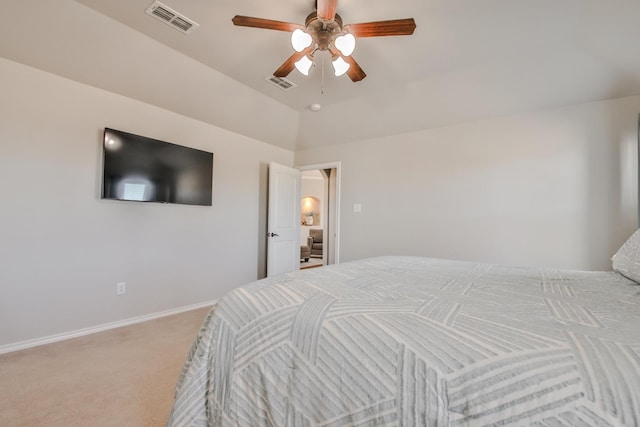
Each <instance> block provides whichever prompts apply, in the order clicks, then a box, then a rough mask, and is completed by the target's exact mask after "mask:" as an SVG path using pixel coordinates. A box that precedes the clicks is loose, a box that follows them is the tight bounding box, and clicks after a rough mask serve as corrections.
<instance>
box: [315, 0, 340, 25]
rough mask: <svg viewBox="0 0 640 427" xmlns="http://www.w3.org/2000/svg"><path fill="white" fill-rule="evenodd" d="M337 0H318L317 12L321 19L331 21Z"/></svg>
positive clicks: (334, 13) (334, 14)
mask: <svg viewBox="0 0 640 427" xmlns="http://www.w3.org/2000/svg"><path fill="white" fill-rule="evenodd" d="M337 6H338V0H318V6H317V14H318V18H320V19H321V20H323V21H333V19H334V18H335V16H336V7H337Z"/></svg>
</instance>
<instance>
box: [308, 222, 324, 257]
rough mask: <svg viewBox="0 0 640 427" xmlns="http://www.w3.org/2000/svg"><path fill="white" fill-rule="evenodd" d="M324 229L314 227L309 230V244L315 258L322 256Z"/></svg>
mask: <svg viewBox="0 0 640 427" xmlns="http://www.w3.org/2000/svg"><path fill="white" fill-rule="evenodd" d="M323 235H324V230H322V229H321V228H312V229H310V230H309V237H308V238H307V246H309V248H311V256H312V257H314V258H322V237H323Z"/></svg>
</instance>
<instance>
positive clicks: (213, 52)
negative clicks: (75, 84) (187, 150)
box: [0, 0, 640, 149]
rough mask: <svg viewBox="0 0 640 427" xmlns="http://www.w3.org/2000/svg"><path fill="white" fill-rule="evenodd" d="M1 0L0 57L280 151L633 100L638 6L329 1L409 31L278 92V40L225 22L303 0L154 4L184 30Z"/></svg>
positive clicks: (78, 5)
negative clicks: (349, 65)
mask: <svg viewBox="0 0 640 427" xmlns="http://www.w3.org/2000/svg"><path fill="white" fill-rule="evenodd" d="M3 3H4V5H3V15H4V17H5V19H4V23H3V26H2V27H1V28H0V55H1V56H4V57H6V58H8V59H11V60H15V61H18V62H22V63H25V64H27V65H31V66H34V67H37V68H41V69H44V70H46V71H50V72H52V73H55V74H58V75H62V76H65V77H68V78H71V79H74V80H77V81H79V82H83V83H86V84H90V85H93V86H96V87H100V88H103V89H106V90H109V91H111V92H115V93H119V94H122V95H126V96H129V97H132V98H135V99H139V100H142V101H145V102H148V103H151V104H154V105H157V106H160V107H162V108H166V109H169V110H171V111H175V112H177V113H180V114H184V115H186V116H190V117H194V118H196V119H198V120H203V121H206V122H209V123H212V124H215V125H216V126H219V127H222V128H225V129H229V130H231V131H233V132H237V133H241V134H244V135H247V136H250V137H253V138H256V139H259V140H262V141H266V142H269V143H272V144H275V145H278V146H281V147H283V148H286V149H306V148H311V147H318V146H324V145H331V144H339V143H345V142H350V141H354V140H362V139H368V138H375V137H380V136H387V135H393V134H398V133H404V132H412V131H417V130H421V129H425V128H430V127H437V126H445V125H451V124H456V123H461V122H465V121H471V120H477V119H482V118H487V117H493V116H498V115H505V114H511V113H516V112H523V111H530V110H536V109H541V108H547V107H554V106H560V105H567V104H573V103H580V102H587V101H593V100H601V99H607V98H613V97H620V96H626V95H636V94H640V55H639V54H638V52H640V25H638V18H639V17H640V2H639V1H637V0H402V1H393V2H392V1H389V0H339V1H338V13H339V14H340V15H341V16H342V19H343V21H344V22H345V23H358V22H368V21H378V20H386V19H397V18H410V17H413V18H414V19H415V21H416V25H417V28H416V31H415V33H414V35H412V36H401V37H376V38H366V39H360V40H358V44H357V47H356V51H355V53H354V55H353V56H354V58H355V59H356V60H357V61H358V63H359V64H360V65H361V67H362V68H363V69H364V71H365V72H366V73H367V77H366V78H365V79H364V80H363V81H362V82H359V83H353V82H351V81H350V80H349V78H348V77H347V76H342V77H334V76H333V75H332V73H331V66H330V63H329V61H325V63H324V64H323V63H322V61H318V63H317V64H316V67H315V68H314V69H313V70H312V72H311V74H310V76H309V77H304V76H302V75H300V74H299V73H298V72H297V71H296V70H294V71H293V72H292V73H291V74H290V75H289V77H288V78H289V79H290V80H291V81H293V82H294V83H296V84H297V87H296V88H295V89H292V90H290V91H286V92H285V91H282V90H281V89H279V88H277V87H274V86H272V85H270V84H269V83H267V82H266V81H265V77H267V76H269V75H271V74H272V73H273V71H275V69H276V68H278V66H279V65H280V64H281V63H282V62H283V61H284V60H285V59H286V58H287V57H289V56H290V55H291V53H292V52H293V51H292V48H291V46H290V44H289V34H288V33H285V32H281V31H272V30H262V29H255V28H246V27H236V26H234V25H233V24H232V22H231V18H232V17H233V16H234V15H236V14H240V15H248V16H255V17H261V18H268V19H275V20H281V21H287V22H295V23H303V21H304V19H305V17H306V16H307V15H308V14H309V13H310V12H312V11H313V7H314V2H313V1H312V0H278V1H276V0H163V1H162V3H164V4H165V5H167V6H169V7H170V8H172V9H174V10H176V11H178V12H179V13H182V14H184V15H185V16H186V17H188V18H190V19H192V20H194V21H195V22H197V23H198V24H200V27H199V28H198V29H197V30H196V31H195V32H193V33H192V34H190V35H185V34H182V33H180V32H178V31H176V30H175V29H173V28H171V27H169V26H167V25H166V24H163V23H162V22H160V21H158V20H156V19H153V18H152V17H150V16H148V15H147V14H145V10H146V9H147V7H148V6H149V5H150V4H151V3H152V0H76V1H74V0H56V1H55V2H51V1H50V0H23V1H10V0H3ZM167 47H168V48H167ZM327 59H328V58H327ZM323 69H324V72H323ZM312 103H320V104H321V105H322V110H321V111H320V112H311V111H310V110H309V105H310V104H312Z"/></svg>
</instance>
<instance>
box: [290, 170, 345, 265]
mask: <svg viewBox="0 0 640 427" xmlns="http://www.w3.org/2000/svg"><path fill="white" fill-rule="evenodd" d="M341 167H342V165H341V162H328V163H320V164H317V165H304V166H296V169H298V170H300V171H306V170H314V169H335V170H336V221H335V222H336V236H335V263H336V264H340V187H341V186H342V185H341V179H342V170H341Z"/></svg>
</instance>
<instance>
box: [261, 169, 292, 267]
mask: <svg viewBox="0 0 640 427" xmlns="http://www.w3.org/2000/svg"><path fill="white" fill-rule="evenodd" d="M268 204H269V210H268V214H267V215H268V218H267V242H268V243H267V276H275V275H278V274H282V273H287V272H289V271H293V270H298V269H299V268H300V171H299V170H297V169H293V168H289V167H287V166H283V165H280V164H278V163H269V203H268Z"/></svg>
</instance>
